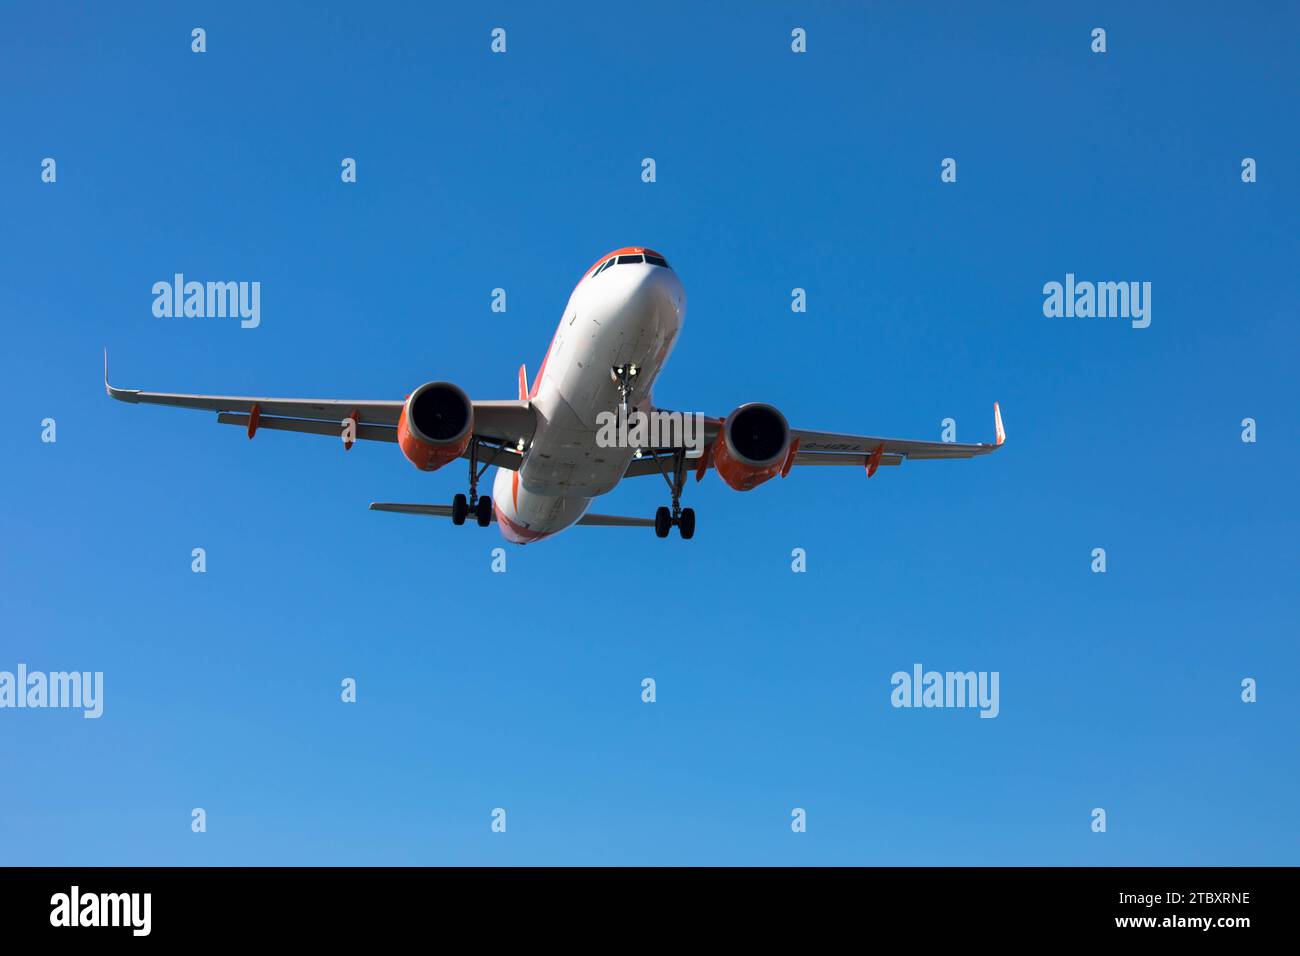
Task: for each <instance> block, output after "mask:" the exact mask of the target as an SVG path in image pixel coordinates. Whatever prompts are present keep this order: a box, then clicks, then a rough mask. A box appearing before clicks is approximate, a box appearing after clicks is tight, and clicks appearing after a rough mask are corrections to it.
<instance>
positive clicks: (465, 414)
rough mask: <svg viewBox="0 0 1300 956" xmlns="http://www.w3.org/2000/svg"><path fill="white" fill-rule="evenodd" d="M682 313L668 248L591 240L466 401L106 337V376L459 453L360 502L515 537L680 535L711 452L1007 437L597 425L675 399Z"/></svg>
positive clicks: (825, 455)
mask: <svg viewBox="0 0 1300 956" xmlns="http://www.w3.org/2000/svg"><path fill="white" fill-rule="evenodd" d="M685 315H686V293H685V291H684V290H683V287H682V283H681V281H680V280H679V279H678V277H677V274H676V273H675V272H674V271H673V269H672V268H671V267H670V266H669V265H668V261H667V260H666V259H665V258H664V257H663V256H662V255H660V254H659V253H657V252H655V251H654V250H653V249H647V248H645V247H643V246H628V247H625V248H622V249H615V250H614V251H613V252H610V253H608V254H606V255H603V256H601V257H600V258H599V259H597V260H596V262H595V263H594V264H593V265H592V266H591V268H590V269H588V270H587V271H586V273H584V275H583V277H582V278H581V279H580V280H579V282H578V284H577V286H576V287H575V288H574V290H573V293H572V294H571V295H570V296H569V301H568V304H567V305H566V306H565V309H564V313H563V314H562V316H561V318H560V324H559V327H558V328H557V329H556V332H555V336H554V338H553V339H552V340H551V345H550V348H549V349H547V352H546V356H545V357H544V358H543V359H542V364H541V367H540V368H539V369H538V370H537V376H536V377H535V378H534V379H533V381H532V385H531V387H530V386H529V383H528V374H527V370H526V368H525V367H524V366H520V368H519V378H518V397H517V398H516V399H515V400H513V401H510V400H504V401H502V400H494V401H475V400H472V399H470V397H469V396H468V395H466V394H465V392H464V391H463V390H462V389H461V388H460V387H459V386H457V385H455V384H453V383H451V382H447V381H431V382H427V383H425V384H424V385H421V386H420V387H419V388H417V389H415V391H413V392H411V393H410V394H409V395H408V396H407V397H406V398H405V399H404V400H402V401H354V400H349V399H310V398H248V397H235V396H224V395H183V394H172V393H166V392H144V391H139V390H136V389H125V388H115V387H113V386H112V385H110V384H109V383H108V352H107V350H105V353H104V388H105V390H106V391H107V392H108V394H109V395H110V396H111V397H112V398H115V399H117V400H119V401H123V402H130V403H139V404H150V405H172V406H177V407H181V408H198V409H204V410H207V411H214V412H216V413H217V421H218V422H219V423H220V424H223V425H236V426H239V427H242V428H246V429H247V431H248V437H249V438H252V437H253V436H254V435H255V434H256V433H257V431H258V430H259V429H272V430H278V431H292V432H305V433H308V434H313V435H329V436H334V437H335V438H336V439H337V438H340V437H341V438H342V439H343V446H344V448H345V449H347V450H350V449H351V448H352V445H353V444H354V442H356V441H358V440H360V441H384V442H392V443H395V444H396V445H397V446H398V448H399V449H400V450H401V452H402V454H403V455H404V456H405V457H406V458H407V460H408V461H410V462H411V463H412V464H413V465H415V467H417V468H419V469H420V470H422V471H436V470H438V469H439V468H442V467H444V466H445V465H447V464H449V463H451V462H452V461H455V460H458V459H466V460H468V463H469V488H468V492H469V493H468V495H465V494H457V495H456V496H455V497H454V498H453V499H452V503H451V504H450V505H439V504H402V503H393V502H374V503H372V504H371V505H370V508H371V510H373V511H389V512H396V513H399V514H412V515H428V516H433V517H444V518H451V520H452V523H453V524H455V525H463V524H465V522H466V519H467V518H469V517H470V516H472V517H473V518H474V521H475V523H476V524H478V525H479V526H480V527H487V526H488V525H489V524H491V523H493V522H495V523H496V524H497V527H498V528H499V529H500V532H501V535H502V536H503V537H504V538H505V539H506V540H507V541H510V542H512V543H515V544H529V543H532V542H534V541H541V540H543V539H544V538H548V537H551V536H552V535H555V534H558V533H559V532H561V531H563V530H565V529H567V528H569V527H571V526H573V525H580V526H604V527H653V528H654V529H655V534H656V535H657V536H658V537H660V538H666V537H668V535H669V534H670V532H671V529H672V528H674V527H675V528H677V530H678V533H679V534H680V536H681V537H682V538H683V539H689V538H691V537H693V536H694V534H695V511H694V509H693V508H683V507H682V506H681V497H682V492H683V490H684V487H685V484H686V478H687V475H688V474H690V473H692V472H693V473H694V475H695V478H696V480H697V481H699V480H700V479H702V478H703V477H704V475H705V473H706V472H707V471H708V469H710V468H712V469H714V470H715V471H716V472H717V473H718V475H719V476H720V477H721V478H722V480H723V482H725V483H726V484H727V485H728V486H730V487H731V488H733V489H735V490H737V491H749V490H751V489H753V488H756V487H757V486H758V485H760V484H762V483H763V482H765V481H768V480H770V479H772V478H775V477H777V476H778V475H779V476H780V477H782V478H784V477H785V476H786V475H788V474H789V473H790V470H791V469H792V468H794V467H803V466H808V465H839V466H853V467H858V468H863V469H864V470H865V471H866V475H867V477H868V478H870V477H872V476H874V475H875V473H876V469H877V468H879V467H881V466H886V465H888V466H896V465H901V464H902V463H903V462H904V461H905V460H908V459H913V458H915V459H934V458H972V457H974V456H976V455H986V454H988V453H989V452H993V451H996V450H997V449H998V448H1000V447H1001V446H1002V443H1003V442H1004V441H1005V439H1006V434H1005V432H1004V431H1003V428H1002V413H1001V411H1000V409H999V408H998V405H997V403H996V402H995V403H994V405H993V421H994V427H995V441H994V442H993V443H992V444H989V443H979V444H959V443H957V442H942V441H937V442H936V441H912V440H904V439H894V438H882V437H877V436H874V435H842V434H836V433H833V432H821V431H809V430H805V429H798V428H791V427H790V426H789V424H788V423H787V421H786V419H785V416H784V415H783V414H782V413H781V412H780V411H779V410H778V409H776V408H775V407H773V406H772V405H769V404H765V403H763V402H749V403H746V404H743V405H740V406H739V407H737V408H736V409H735V410H734V411H733V412H731V414H730V415H728V416H726V417H725V418H710V417H706V416H703V415H699V414H698V413H697V414H696V416H695V418H696V419H698V420H700V421H702V432H703V434H702V435H698V434H697V436H696V438H695V441H694V443H693V445H690V444H689V443H688V442H686V441H685V440H684V435H685V432H684V431H683V429H681V428H677V429H676V430H674V429H673V428H668V429H666V431H667V432H668V433H669V436H670V441H668V442H665V441H664V437H663V435H660V443H659V444H658V445H647V446H645V447H637V446H638V445H639V444H640V442H639V441H630V440H629V441H623V442H613V443H611V442H610V441H608V440H604V441H602V440H601V437H602V431H601V426H602V423H608V421H609V418H608V416H609V415H610V414H611V413H616V414H617V415H618V416H619V420H620V421H628V420H631V418H632V417H633V416H635V415H636V414H637V413H639V412H641V409H642V408H643V407H644V408H645V409H646V410H649V411H652V412H659V413H663V414H664V415H666V416H667V420H668V421H672V420H673V419H672V416H674V415H677V413H675V412H669V411H668V410H665V409H658V408H657V407H656V406H655V405H654V401H653V398H652V391H653V388H654V384H655V380H656V379H657V378H658V376H659V373H660V372H661V371H662V370H663V367H664V364H665V363H666V362H667V360H668V356H669V354H670V353H671V352H672V350H673V346H674V345H675V344H676V342H677V337H678V335H679V333H680V332H681V329H682V321H683V319H684V317H685ZM642 414H644V413H642ZM688 417H689V416H688ZM677 418H678V419H679V420H682V421H685V419H683V418H682V416H680V415H677ZM674 424H675V422H674ZM697 431H699V429H697ZM605 434H606V435H608V432H606V433H605ZM622 434H625V435H629V436H630V437H631V438H640V437H641V435H639V434H637V433H635V432H632V433H628V432H626V430H624V432H623V433H622ZM651 434H653V433H651ZM492 466H496V468H497V473H496V476H495V478H494V480H493V484H492V494H491V495H482V496H480V495H479V493H478V485H479V480H480V479H481V478H482V477H483V475H484V474H485V473H486V471H487V469H488V468H490V467H492ZM643 475H660V476H661V477H662V478H663V479H664V481H665V482H666V484H667V486H668V491H669V497H670V502H671V503H670V505H668V506H660V507H659V508H658V509H657V510H656V512H655V516H654V517H653V518H645V517H625V516H622V515H606V514H593V513H590V512H589V511H588V510H587V509H588V508H589V507H590V505H591V503H592V502H593V501H594V500H595V499H596V498H598V497H600V496H601V495H603V494H606V493H608V492H609V491H612V490H613V489H614V487H615V486H616V485H618V483H619V482H620V481H622V480H623V479H624V478H633V477H638V476H643Z"/></svg>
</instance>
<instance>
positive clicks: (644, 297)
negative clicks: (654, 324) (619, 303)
mask: <svg viewBox="0 0 1300 956" xmlns="http://www.w3.org/2000/svg"><path fill="white" fill-rule="evenodd" d="M638 268H639V269H640V270H641V271H640V274H639V275H637V276H635V278H633V279H632V284H631V287H630V288H629V289H628V295H627V300H628V304H629V305H630V306H631V307H632V309H633V310H634V311H635V312H638V313H642V314H644V313H646V312H656V313H660V314H668V315H676V316H678V317H680V316H681V314H682V312H683V311H684V310H685V308H686V296H685V294H684V292H683V290H682V284H681V282H680V281H678V279H677V276H676V275H674V274H673V272H672V271H671V270H670V269H665V268H663V267H661V266H653V265H650V264H649V263H646V264H645V265H642V266H639V267H638Z"/></svg>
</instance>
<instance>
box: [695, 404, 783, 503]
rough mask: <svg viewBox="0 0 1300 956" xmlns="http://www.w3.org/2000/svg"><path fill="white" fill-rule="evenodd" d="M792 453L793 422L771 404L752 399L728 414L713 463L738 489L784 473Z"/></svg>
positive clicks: (718, 440) (726, 480)
mask: <svg viewBox="0 0 1300 956" xmlns="http://www.w3.org/2000/svg"><path fill="white" fill-rule="evenodd" d="M789 454H790V426H789V425H787V424H786V421H785V416H784V415H782V414H781V413H780V412H779V411H777V410H776V409H775V408H773V407H772V406H771V405H764V404H763V403H761V402H751V403H750V404H748V405H741V406H740V407H739V408H737V409H736V410H735V411H734V412H732V413H731V414H730V415H728V416H727V420H726V421H725V422H723V423H722V429H721V430H720V431H719V432H718V437H717V438H716V439H715V440H714V442H713V466H714V467H715V468H717V469H718V474H719V475H721V476H722V480H723V481H725V482H726V483H727V484H728V485H730V486H731V487H732V488H734V489H735V490H736V491H749V490H750V489H751V488H756V487H758V486H759V485H761V484H762V483H763V482H765V481H767V480H768V479H769V478H773V477H775V476H776V475H778V474H780V473H781V468H782V467H783V466H784V465H785V460H786V458H787V457H788V456H789Z"/></svg>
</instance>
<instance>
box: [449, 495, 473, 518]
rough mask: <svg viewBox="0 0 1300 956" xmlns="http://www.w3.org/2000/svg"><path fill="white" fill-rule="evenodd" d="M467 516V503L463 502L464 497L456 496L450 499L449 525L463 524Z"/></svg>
mask: <svg viewBox="0 0 1300 956" xmlns="http://www.w3.org/2000/svg"><path fill="white" fill-rule="evenodd" d="M468 514H469V502H468V501H466V500H465V496H464V495H457V496H456V497H455V498H452V499H451V523H452V524H464V523H465V516H466V515H468Z"/></svg>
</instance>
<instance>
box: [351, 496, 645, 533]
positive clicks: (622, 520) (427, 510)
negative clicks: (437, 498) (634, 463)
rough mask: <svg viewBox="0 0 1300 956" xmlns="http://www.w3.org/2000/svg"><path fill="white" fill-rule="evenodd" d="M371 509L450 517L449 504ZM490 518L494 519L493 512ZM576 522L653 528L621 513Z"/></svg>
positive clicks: (385, 505) (389, 504)
mask: <svg viewBox="0 0 1300 956" xmlns="http://www.w3.org/2000/svg"><path fill="white" fill-rule="evenodd" d="M370 510H371V511H392V512H395V513H397V514H403V515H427V516H428V517H431V518H450V517H451V505H407V504H397V503H394V502H390V501H375V502H372V503H371V505H370ZM492 520H493V521H496V520H497V516H496V514H495V513H494V514H493V515H492ZM578 524H581V525H588V526H596V527H604V528H653V527H654V526H655V520H654V518H627V517H624V516H623V515H593V514H585V515H583V516H582V517H581V518H579V519H578Z"/></svg>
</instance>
